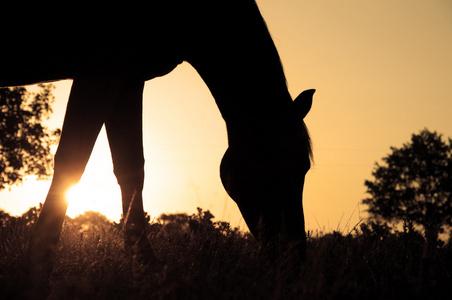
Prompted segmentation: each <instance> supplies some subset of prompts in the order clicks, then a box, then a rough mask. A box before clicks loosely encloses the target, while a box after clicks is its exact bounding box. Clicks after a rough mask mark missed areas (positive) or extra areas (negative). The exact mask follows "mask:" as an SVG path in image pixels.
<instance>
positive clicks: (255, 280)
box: [0, 209, 452, 300]
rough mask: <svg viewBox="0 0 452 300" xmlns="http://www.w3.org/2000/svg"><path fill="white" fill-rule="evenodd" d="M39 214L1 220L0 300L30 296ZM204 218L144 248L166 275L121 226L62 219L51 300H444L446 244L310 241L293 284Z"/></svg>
mask: <svg viewBox="0 0 452 300" xmlns="http://www.w3.org/2000/svg"><path fill="white" fill-rule="evenodd" d="M36 215H37V211H36V210H33V209H32V210H30V211H29V212H28V214H24V216H22V217H20V218H11V217H10V216H8V215H6V214H4V213H3V212H1V211H0V221H1V223H0V225H1V227H0V299H20V297H21V295H22V293H23V291H24V290H25V289H26V286H24V285H25V282H26V281H25V278H24V277H25V276H24V274H25V273H24V269H25V266H24V253H25V249H26V241H27V240H28V238H29V236H30V233H31V228H32V226H33V223H34V222H35V221H36ZM211 219H212V215H211V214H210V213H209V212H203V211H201V210H199V213H198V215H193V216H187V215H185V214H181V215H167V216H161V217H160V218H159V219H158V222H153V223H150V225H149V228H148V230H149V231H148V232H149V238H150V240H151V242H152V244H153V245H154V249H155V252H156V255H157V257H158V259H159V260H160V261H161V263H162V265H163V266H150V267H144V266H143V265H140V264H139V263H138V262H137V261H134V260H133V259H132V258H130V257H128V256H126V255H125V253H124V251H123V242H122V239H121V230H120V229H121V224H114V223H110V222H109V221H108V220H107V219H105V218H102V217H101V216H100V215H99V214H96V213H91V214H90V213H87V214H85V215H83V216H81V217H77V218H75V219H69V218H68V219H67V221H66V223H65V226H64V229H63V234H62V238H61V242H60V249H59V251H58V255H57V257H56V265H55V269H54V272H53V274H52V278H51V282H50V286H51V294H50V296H49V299H96V300H101V299H178V300H179V299H214V300H220V299H347V298H348V299H448V298H450V297H451V295H452V284H451V283H452V247H451V243H450V242H449V243H446V244H444V243H443V244H439V245H437V246H436V247H435V248H434V249H433V250H431V251H427V247H426V245H425V241H424V238H423V237H422V235H421V234H419V233H418V232H416V231H415V230H414V229H413V228H410V226H407V227H405V228H404V230H403V231H401V232H397V233H390V232H389V231H388V230H386V229H385V228H384V227H382V226H378V225H376V224H367V225H361V226H360V227H359V228H357V229H355V230H354V231H353V232H351V234H349V235H346V236H344V235H343V234H340V233H334V234H327V235H320V236H318V235H316V236H312V235H311V236H310V237H309V240H308V254H307V262H306V263H305V264H304V265H303V267H302V268H301V270H300V272H299V274H297V275H296V276H294V275H293V274H292V272H288V271H287V270H288V269H287V268H286V267H285V266H287V264H288V263H290V262H287V261H284V260H281V261H279V262H277V263H276V264H274V265H270V264H268V263H267V262H265V260H262V259H261V256H260V255H259V249H258V246H257V245H256V243H255V242H254V240H253V239H252V237H250V236H249V235H246V234H243V233H241V232H239V231H238V230H235V229H232V228H230V227H229V224H228V223H219V222H217V223H213V222H212V220H211Z"/></svg>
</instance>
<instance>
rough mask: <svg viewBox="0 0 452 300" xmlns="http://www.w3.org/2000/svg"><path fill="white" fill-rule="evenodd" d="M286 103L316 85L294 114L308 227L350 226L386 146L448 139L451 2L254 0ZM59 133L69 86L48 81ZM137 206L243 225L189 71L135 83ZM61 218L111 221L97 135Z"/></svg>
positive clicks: (2, 203)
mask: <svg viewBox="0 0 452 300" xmlns="http://www.w3.org/2000/svg"><path fill="white" fill-rule="evenodd" d="M257 3H258V5H259V7H260V9H261V13H262V14H263V16H264V18H265V20H266V22H267V25H268V27H269V30H270V32H271V34H272V36H273V39H274V42H275V44H276V46H277V48H278V50H279V53H280V56H281V60H282V62H283V65H284V69H285V72H286V77H287V81H288V85H289V90H290V92H291V94H292V97H296V96H297V95H298V94H299V93H300V92H301V91H303V90H305V89H310V88H315V89H317V92H316V94H315V96H314V103H313V107H312V110H311V112H310V113H309V114H308V116H307V118H306V119H305V121H306V123H307V126H308V128H309V130H310V133H311V136H312V140H313V145H314V159H315V164H314V165H313V167H312V169H311V170H310V171H309V173H308V175H307V177H306V183H305V191H304V209H305V216H306V225H307V229H309V230H316V229H317V230H324V231H330V230H340V231H342V232H344V231H347V230H351V229H352V228H353V226H354V225H355V224H357V223H358V220H359V218H360V217H365V216H366V214H365V210H366V207H365V206H361V205H359V206H358V204H359V203H360V202H361V200H362V199H363V198H365V197H366V194H365V191H366V189H365V186H364V180H366V179H371V172H372V169H373V167H374V163H375V162H376V161H379V160H380V159H381V158H382V157H383V156H385V155H387V154H388V153H389V151H390V149H389V148H390V147H391V146H395V147H400V146H401V145H402V144H403V143H405V142H408V141H409V140H410V137H411V134H413V133H418V132H419V131H420V130H422V129H424V128H428V129H429V130H432V131H433V130H435V131H437V132H439V133H442V134H444V136H445V137H452V118H451V113H452V2H451V1H449V0H429V1H425V0H391V1H390V0H383V1H376V0H367V1H363V0H347V1H345V0H344V1H338V0H329V1H327V0H323V1H322V0H317V1H302V0H284V1H280V0H258V1H257ZM55 85H56V86H57V89H56V90H55V92H54V94H55V95H56V101H55V103H54V105H53V108H54V114H53V115H52V117H51V119H50V120H49V121H48V122H47V124H48V126H50V127H61V125H62V121H63V117H64V111H65V107H66V103H67V97H68V95H69V91H70V87H71V81H61V82H57V83H56V84H55ZM144 134H145V137H144V142H145V158H146V181H145V189H144V199H145V200H144V201H145V203H144V206H145V210H146V211H148V213H150V215H151V218H154V217H157V216H158V215H159V214H160V213H172V212H188V213H190V214H191V213H194V212H195V211H196V207H198V206H199V207H202V208H203V209H205V210H207V209H209V210H211V212H212V213H213V214H214V215H215V216H216V218H217V219H222V220H225V221H230V222H231V225H232V226H240V227H242V228H243V227H244V222H243V220H242V219H241V216H240V214H239V212H238V209H237V207H236V205H235V204H234V202H233V201H232V200H231V199H230V198H229V197H228V196H227V195H226V192H225V191H224V189H223V187H222V185H221V182H220V178H219V172H218V168H219V164H220V160H221V158H222V155H223V153H224V151H225V150H226V148H227V141H226V129H225V125H224V122H223V120H222V118H221V115H220V113H219V111H218V109H217V107H216V105H215V102H214V100H213V98H212V96H211V94H210V92H209V90H208V89H207V87H206V86H205V84H204V83H203V81H202V80H201V78H200V77H199V76H198V75H197V73H196V71H195V70H194V69H193V68H192V67H191V66H190V65H188V64H186V63H184V64H182V65H181V66H179V67H178V68H177V69H176V70H174V71H173V72H172V73H170V74H169V75H167V76H165V77H163V78H158V79H155V80H152V81H149V82H147V83H146V87H145V92H144ZM49 184H50V183H49V182H36V181H35V180H34V179H33V178H32V177H30V178H28V179H27V180H26V181H25V182H24V184H23V185H21V186H14V187H12V189H11V191H8V190H5V191H3V192H0V208H2V209H4V210H6V211H7V212H10V213H12V214H15V215H20V214H22V213H23V212H25V211H26V210H27V209H28V208H29V207H30V206H35V205H37V204H38V203H39V202H43V201H44V199H45V195H46V192H47V189H48V187H49ZM71 198H74V199H73V200H72V201H71V203H70V208H69V211H68V214H69V215H70V216H72V217H74V216H75V215H76V214H79V213H82V212H83V211H84V210H98V211H100V212H101V213H103V214H105V215H106V216H107V217H108V218H110V219H111V220H115V221H118V220H119V218H120V214H121V204H120V192H119V187H118V186H117V185H116V180H115V177H114V176H113V173H112V165H111V159H110V154H109V149H108V145H107V142H106V137H105V133H104V132H102V133H101V135H100V137H99V139H98V142H97V144H96V147H95V150H94V153H93V155H92V157H91V160H90V162H89V164H88V167H87V170H86V172H85V175H84V177H83V178H82V181H81V183H80V184H79V186H78V192H77V191H74V192H73V195H72V197H71Z"/></svg>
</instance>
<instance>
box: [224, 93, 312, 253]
mask: <svg viewBox="0 0 452 300" xmlns="http://www.w3.org/2000/svg"><path fill="white" fill-rule="evenodd" d="M314 92H315V90H306V91H304V92H303V93H301V94H300V95H299V96H298V97H297V98H296V99H295V100H294V101H293V102H292V103H291V105H290V108H289V112H288V114H287V116H286V118H285V119H286V121H287V122H286V124H285V125H284V126H283V127H282V128H283V129H282V130H279V131H280V132H279V133H278V134H276V135H273V136H271V137H268V139H266V141H264V142H260V143H254V144H253V143H246V142H244V143H242V144H240V143H236V144H234V145H230V147H229V148H228V150H227V151H226V153H225V155H224V157H223V160H222V163H221V167H220V176H221V180H222V182H223V185H224V187H225V189H226V191H227V193H228V194H229V195H230V197H231V198H232V199H233V200H234V201H235V202H236V203H237V205H238V207H239V209H240V211H241V213H242V215H243V217H244V219H245V221H246V223H247V225H248V227H249V229H250V231H251V233H252V234H253V235H254V237H255V238H256V239H257V240H258V241H261V242H263V243H264V244H269V243H271V242H272V241H275V240H278V241H281V240H284V241H289V242H291V241H299V242H301V244H303V245H304V246H302V248H304V247H305V240H306V236H305V231H304V216H303V207H302V194H303V186H304V179H305V175H306V173H307V171H308V170H309V168H310V162H311V156H312V152H311V143H310V139H309V134H308V131H307V129H306V126H305V124H304V121H303V119H304V118H305V116H306V115H307V114H308V112H309V110H310V109H311V105H312V97H313V94H314Z"/></svg>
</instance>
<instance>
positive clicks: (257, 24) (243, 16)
mask: <svg viewBox="0 0 452 300" xmlns="http://www.w3.org/2000/svg"><path fill="white" fill-rule="evenodd" d="M160 2H165V3H167V4H161V5H163V6H161V7H156V5H154V6H153V8H154V10H151V12H150V16H147V18H145V17H146V15H144V14H143V12H140V13H138V17H137V18H136V20H134V21H132V22H131V23H127V21H128V20H129V18H130V17H129V16H128V14H129V13H131V12H130V9H131V8H128V9H127V10H126V11H122V10H121V9H120V8H116V10H114V11H113V12H112V13H111V14H107V15H108V16H107V18H106V19H103V20H101V21H100V22H99V19H98V18H88V21H87V23H88V25H90V26H91V27H93V26H94V27H95V29H93V31H90V30H88V31H87V30H86V29H85V30H81V31H80V30H78V29H77V28H74V27H73V26H72V25H71V24H70V23H71V22H68V24H69V25H68V26H69V29H68V30H69V32H71V34H72V36H71V37H69V39H67V38H66V39H65V40H64V44H65V45H66V44H67V45H70V41H76V43H75V44H76V45H75V46H74V47H72V48H71V47H69V51H68V52H67V53H57V54H56V55H53V56H52V55H48V54H47V55H45V59H43V61H42V63H41V64H37V66H31V65H30V66H29V65H26V66H23V68H22V69H17V68H14V63H13V64H10V66H9V67H8V68H4V69H3V70H0V86H8V85H21V84H29V83H34V82H40V81H51V80H59V79H63V78H73V79H74V83H73V87H72V90H71V95H70V97H69V102H68V108H67V112H66V116H65V121H64V124H63V130H62V136H61V141H60V144H59V147H58V151H57V153H56V156H55V173H54V178H53V181H52V185H51V188H50V191H49V194H48V196H47V198H46V202H45V204H44V207H43V211H42V213H41V216H40V218H39V221H38V224H37V225H36V229H35V233H34V235H33V237H32V240H31V243H30V253H31V254H30V256H31V260H32V264H35V265H38V262H39V261H42V260H44V261H46V260H48V256H49V255H50V254H51V253H52V249H51V246H52V247H53V246H54V245H56V243H57V241H58V238H59V234H60V229H61V225H62V222H63V219H64V215H65V212H66V208H67V204H65V203H64V201H63V194H64V191H65V190H66V189H67V188H68V187H69V186H70V185H71V184H74V183H76V182H78V180H79V179H80V177H81V175H82V174H83V171H84V168H85V166H86V163H87V161H88V159H89V156H90V154H91V150H92V148H93V146H94V142H95V140H96V138H97V135H98V133H99V131H100V129H101V127H102V125H103V124H105V126H106V129H107V135H108V139H109V143H110V148H111V153H112V158H113V164H114V172H115V175H116V177H117V179H118V183H119V185H120V187H121V192H122V200H123V213H124V217H126V218H127V219H128V220H129V223H128V225H127V224H126V244H129V245H133V244H137V243H140V244H142V245H144V247H145V248H146V247H148V246H149V245H148V244H149V243H148V241H147V238H143V232H144V217H143V205H142V196H141V192H142V188H143V178H144V158H143V148H142V128H141V126H142V125H141V121H142V89H143V84H144V81H146V80H150V79H152V78H155V77H157V76H163V75H165V74H167V73H169V72H170V71H171V70H172V69H174V68H175V67H176V66H177V65H178V64H179V63H181V62H182V61H187V62H188V63H190V64H191V65H192V66H193V67H194V68H195V69H196V70H197V71H198V73H199V74H200V76H201V77H202V78H203V80H204V81H205V83H206V84H207V86H208V87H209V89H210V91H211V93H212V95H213V96H214V98H215V101H216V103H217V105H218V107H219V109H220V111H221V114H222V116H223V118H224V120H225V122H226V126H227V132H228V141H229V148H228V150H227V151H226V153H225V156H224V157H223V160H222V163H221V167H220V176H221V179H222V182H223V185H224V186H225V189H226V191H227V192H228V193H229V195H230V196H231V198H232V199H234V201H236V203H237V204H238V206H239V208H240V211H241V213H242V214H243V217H244V219H245V221H246V223H247V225H248V227H249V228H250V230H251V232H252V233H253V235H254V236H255V237H256V238H257V239H258V240H259V241H261V242H262V243H263V244H264V245H269V244H271V243H274V242H281V243H290V242H294V243H297V244H298V245H299V255H300V257H301V258H303V257H304V255H305V251H306V237H305V231H304V217H303V208H302V192H303V184H304V176H305V174H306V172H307V171H308V169H309V166H310V155H311V148H310V140H309V135H308V132H307V130H306V127H305V124H304V122H303V118H304V116H305V115H306V114H307V113H308V111H309V109H310V107H311V101H312V95H313V93H314V90H308V91H305V92H303V93H302V94H301V95H300V96H299V97H298V98H297V99H296V100H295V101H292V98H291V96H290V94H289V92H288V89H287V85H286V79H285V77H284V72H283V68H282V65H281V62H280V59H279V56H278V53H277V50H276V48H275V46H274V44H273V41H272V39H271V36H270V34H269V32H268V30H267V27H266V24H265V22H264V20H263V18H262V16H261V15H260V12H259V10H258V8H257V5H256V4H255V2H254V1H253V0H247V1H244V0H235V1H227V2H218V1H191V2H190V3H189V4H188V3H186V1H178V3H177V5H174V3H172V1H171V4H169V1H160ZM133 9H134V11H133V13H137V10H138V8H137V7H134V8H133ZM98 13H99V12H98ZM94 15H96V14H94ZM97 15H98V14H97ZM110 24H111V26H112V27H110V26H109V25H110ZM113 24H114V25H113ZM118 24H119V25H118ZM71 26H72V27H71ZM87 28H89V27H87ZM105 30H107V34H105V35H102V32H103V31H105ZM124 30H125V32H124ZM127 31H130V32H131V33H130V34H131V36H127V34H126V33H127ZM98 35H100V36H99V38H100V41H99V40H97V39H96V37H97V36H98ZM87 41H88V42H89V41H93V43H92V44H91V45H89V43H88V45H87V43H86V42H87ZM114 45H119V46H118V47H115V46H114ZM90 49H91V50H92V49H97V50H94V51H90ZM68 54H69V55H68ZM24 70H25V71H24ZM151 252H152V251H149V253H148V255H150V256H152V253H151ZM36 273H39V270H37V271H36ZM41 273H42V272H41Z"/></svg>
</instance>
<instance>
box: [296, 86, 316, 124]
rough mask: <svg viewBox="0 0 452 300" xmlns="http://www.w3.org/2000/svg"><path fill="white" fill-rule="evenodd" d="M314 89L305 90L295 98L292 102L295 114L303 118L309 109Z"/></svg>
mask: <svg viewBox="0 0 452 300" xmlns="http://www.w3.org/2000/svg"><path fill="white" fill-rule="evenodd" d="M314 93H315V90H314V89H312V90H306V91H304V92H302V93H301V94H300V95H298V97H297V98H295V100H294V102H293V104H294V106H295V114H296V116H297V118H298V117H301V118H302V119H304V117H306V115H307V114H308V112H309V111H310V110H311V106H312V97H313V96H314Z"/></svg>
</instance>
